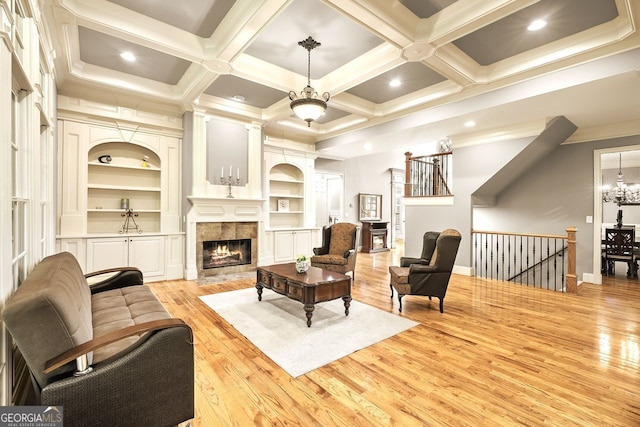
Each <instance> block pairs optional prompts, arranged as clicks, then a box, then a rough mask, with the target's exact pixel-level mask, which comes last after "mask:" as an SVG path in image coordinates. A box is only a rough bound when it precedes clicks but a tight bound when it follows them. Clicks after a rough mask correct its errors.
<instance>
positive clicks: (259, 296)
mask: <svg viewBox="0 0 640 427" xmlns="http://www.w3.org/2000/svg"><path fill="white" fill-rule="evenodd" d="M263 287H264V286H262V285H260V284H258V283H256V289H257V290H258V301H262V288H263Z"/></svg>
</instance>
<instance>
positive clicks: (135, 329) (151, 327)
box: [44, 318, 193, 374]
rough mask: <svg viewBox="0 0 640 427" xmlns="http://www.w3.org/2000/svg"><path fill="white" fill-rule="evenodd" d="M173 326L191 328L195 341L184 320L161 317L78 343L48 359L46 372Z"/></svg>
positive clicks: (191, 339)
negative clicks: (144, 334)
mask: <svg viewBox="0 0 640 427" xmlns="http://www.w3.org/2000/svg"><path fill="white" fill-rule="evenodd" d="M172 327H183V328H187V329H188V330H189V334H190V341H191V342H192V343H193V333H192V332H191V328H190V327H189V325H187V324H186V323H185V322H184V320H182V319H176V318H170V319H160V320H153V321H151V322H144V323H139V324H137V325H133V326H129V327H126V328H122V329H119V330H117V331H113V332H110V333H108V334H105V335H102V336H99V337H97V338H94V339H92V340H91V341H87V342H85V343H83V344H80V345H77V346H75V347H73V348H71V349H69V350H67V351H65V352H64V353H62V354H59V355H58V356H56V357H54V358H52V359H50V360H48V361H47V362H46V363H45V365H44V373H45V374H50V373H51V372H53V371H54V370H56V369H58V368H59V367H61V366H64V365H66V364H67V363H69V362H72V361H74V360H77V359H78V358H80V357H82V356H84V355H86V354H87V353H89V352H91V351H93V350H96V349H98V348H100V347H104V346H105V345H108V344H111V343H114V342H116V341H119V340H121V339H123V338H127V337H130V336H133V335H140V334H143V333H145V332H153V331H157V330H160V329H166V328H172Z"/></svg>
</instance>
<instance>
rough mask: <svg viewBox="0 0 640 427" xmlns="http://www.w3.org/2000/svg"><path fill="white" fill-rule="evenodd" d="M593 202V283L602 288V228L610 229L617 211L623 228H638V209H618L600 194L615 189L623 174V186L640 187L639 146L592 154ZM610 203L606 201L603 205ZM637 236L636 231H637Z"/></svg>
mask: <svg viewBox="0 0 640 427" xmlns="http://www.w3.org/2000/svg"><path fill="white" fill-rule="evenodd" d="M593 160H594V161H593V165H594V180H593V181H594V189H595V191H594V202H593V280H592V282H593V283H595V284H602V281H603V277H602V272H601V270H600V267H601V265H600V264H601V262H602V261H601V251H602V239H603V237H604V235H603V230H604V228H605V227H607V226H609V227H612V226H614V225H615V224H616V222H617V217H618V211H621V214H622V222H623V223H624V224H625V225H635V226H636V230H638V228H639V227H640V206H634V203H628V204H623V205H621V206H618V204H617V203H616V201H615V200H611V197H609V198H607V197H606V195H605V197H603V194H605V193H606V192H607V188H609V189H611V188H612V187H615V186H616V181H617V179H618V174H619V173H622V177H623V181H624V183H625V184H627V185H630V183H640V146H637V145H635V146H628V147H614V148H608V149H602V150H594V158H593ZM605 199H609V201H605ZM636 235H637V231H636Z"/></svg>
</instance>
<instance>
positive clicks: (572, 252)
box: [565, 227, 578, 295]
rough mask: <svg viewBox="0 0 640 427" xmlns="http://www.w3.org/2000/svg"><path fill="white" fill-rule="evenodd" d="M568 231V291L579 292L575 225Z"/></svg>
mask: <svg viewBox="0 0 640 427" xmlns="http://www.w3.org/2000/svg"><path fill="white" fill-rule="evenodd" d="M565 231H566V232H567V255H568V260H567V292H568V293H572V294H576V295H577V294H578V276H576V232H577V231H578V229H577V228H575V227H569V228H567V229H566V230H565Z"/></svg>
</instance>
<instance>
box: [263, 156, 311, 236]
mask: <svg viewBox="0 0 640 427" xmlns="http://www.w3.org/2000/svg"><path fill="white" fill-rule="evenodd" d="M304 188H305V187H304V174H303V172H302V171H301V170H300V169H299V168H297V167H296V166H294V165H291V164H283V163H281V164H277V165H275V166H273V167H272V168H271V170H270V171H269V226H270V228H272V229H278V228H291V227H303V226H304V202H305V197H304Z"/></svg>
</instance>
